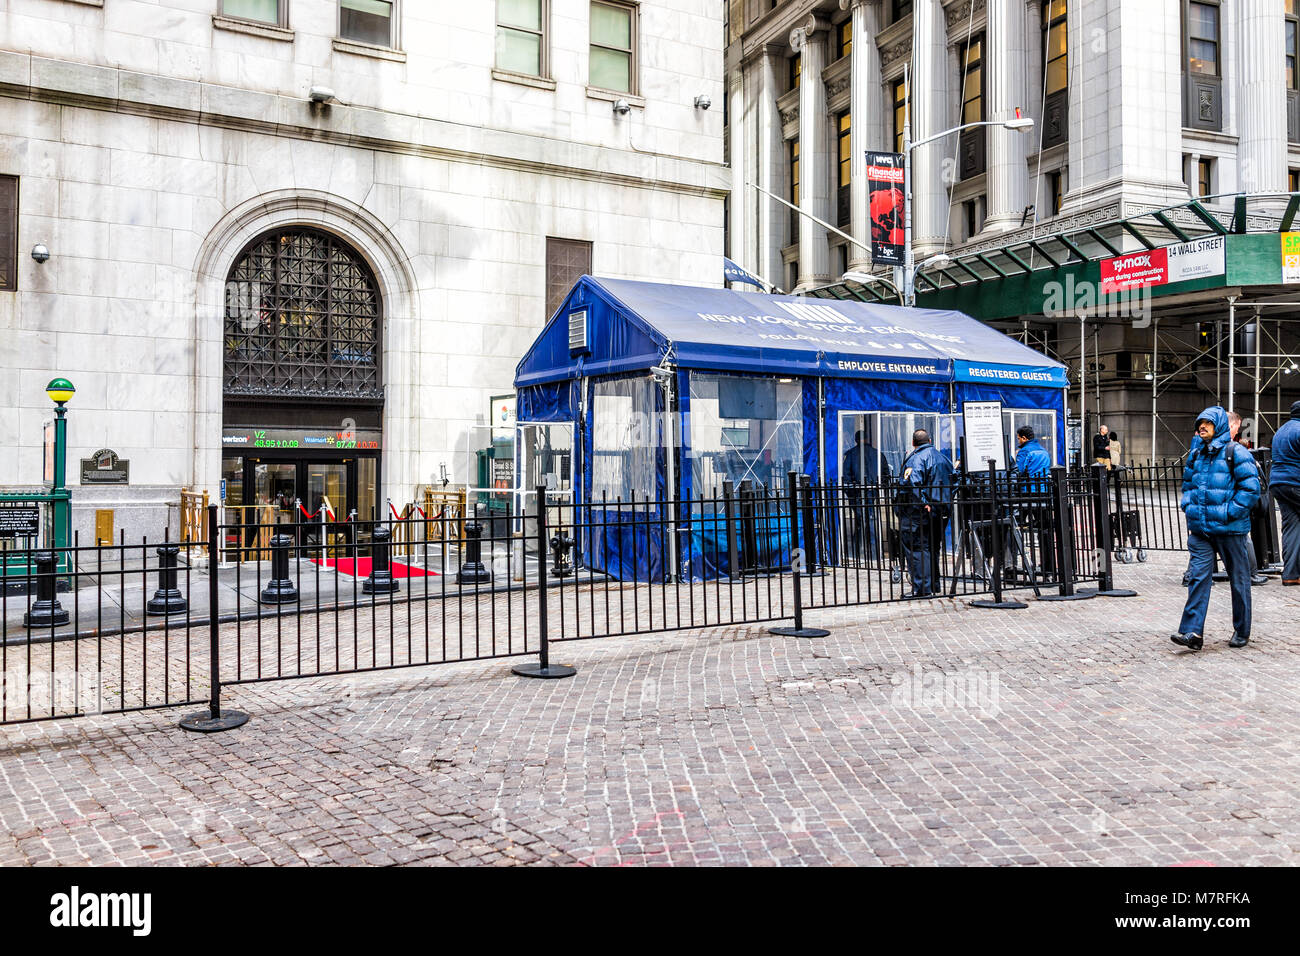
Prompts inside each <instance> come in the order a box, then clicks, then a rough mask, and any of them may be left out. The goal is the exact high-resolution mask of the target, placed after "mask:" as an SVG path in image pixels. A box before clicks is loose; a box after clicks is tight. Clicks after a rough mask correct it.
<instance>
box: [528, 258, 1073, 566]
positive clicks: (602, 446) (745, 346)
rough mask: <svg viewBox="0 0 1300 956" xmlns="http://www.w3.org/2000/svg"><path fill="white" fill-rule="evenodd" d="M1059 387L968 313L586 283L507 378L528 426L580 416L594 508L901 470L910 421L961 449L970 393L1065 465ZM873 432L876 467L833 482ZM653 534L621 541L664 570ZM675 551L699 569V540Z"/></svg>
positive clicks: (577, 426)
mask: <svg viewBox="0 0 1300 956" xmlns="http://www.w3.org/2000/svg"><path fill="white" fill-rule="evenodd" d="M1066 385H1067V378H1066V370H1065V367H1064V366H1063V365H1061V363H1059V362H1056V361H1054V360H1052V359H1049V358H1047V357H1046V356H1044V355H1042V354H1041V353H1039V352H1036V351H1034V350H1033V349H1031V348H1028V347H1027V346H1025V345H1022V344H1021V343H1019V342H1017V341H1015V340H1014V339H1011V338H1009V337H1007V336H1005V335H1003V334H1002V333H1000V332H998V331H996V330H995V329H992V328H990V327H988V326H986V325H984V324H983V323H981V322H979V321H978V320H976V319H973V318H971V317H970V316H967V315H964V314H962V313H960V312H943V311H934V310H927V309H905V308H901V307H896V306H888V305H877V304H869V303H866V302H854V301H844V300H840V301H827V300H825V299H816V300H812V299H807V298H802V297H799V296H788V295H765V294H762V293H757V292H740V291H735V290H731V289H715V288H697V287H693V286H677V285H665V284H659V283H651V282H634V281H630V280H626V279H597V278H593V277H591V276H583V277H582V278H581V279H579V280H578V282H577V283H576V284H575V285H574V287H573V289H572V290H570V292H569V294H568V296H567V297H566V298H565V300H564V302H563V303H562V304H561V306H560V308H559V309H558V310H557V311H556V313H555V315H553V316H552V317H551V319H550V321H549V322H548V323H547V324H546V326H545V328H543V330H542V332H541V334H540V335H539V336H538V337H537V339H536V340H535V341H534V342H533V344H532V346H531V347H530V348H529V349H528V351H527V352H526V353H525V355H524V357H523V359H522V360H521V361H520V362H519V365H518V367H517V369H516V372H515V386H516V389H517V392H518V401H517V418H518V421H519V423H520V424H521V426H531V425H543V424H545V423H571V424H572V425H573V426H574V434H575V437H574V446H575V447H574V449H573V452H574V456H575V459H576V461H577V463H578V467H577V468H575V470H574V472H575V474H574V477H575V480H574V491H575V494H576V500H577V501H578V502H579V503H582V504H586V505H591V506H593V507H602V503H603V502H609V501H614V500H616V499H619V500H621V501H623V502H627V501H629V500H630V499H631V498H633V497H637V498H639V499H640V500H641V502H642V505H643V507H646V508H649V507H651V506H650V505H649V504H648V502H650V501H653V500H655V499H658V500H663V499H665V498H671V497H683V498H684V497H694V498H698V497H699V496H701V495H705V494H712V493H714V492H716V489H717V484H718V482H719V481H720V480H723V479H732V480H737V479H739V480H744V479H745V478H748V479H750V480H752V481H756V482H759V483H764V482H766V481H767V480H768V479H771V478H779V477H783V476H784V474H785V471H786V470H793V471H798V472H801V473H803V474H807V475H811V476H813V477H814V479H815V480H820V481H837V480H849V481H862V480H870V479H871V478H874V477H879V474H880V472H881V471H883V470H886V469H890V468H893V467H896V466H897V463H898V461H899V460H900V456H901V454H903V453H905V449H901V448H900V447H898V446H899V441H900V438H899V436H901V435H906V436H907V437H910V434H911V428H910V427H907V426H909V425H917V426H918V427H926V428H927V430H930V431H931V433H932V434H933V435H934V437H935V440H936V445H937V446H939V447H941V448H943V449H944V450H945V451H947V452H948V453H949V454H950V455H953V456H954V457H955V456H956V455H957V454H959V452H958V448H959V445H958V443H957V441H956V439H955V436H956V435H957V434H960V427H959V424H958V418H959V416H960V414H961V405H962V402H965V401H994V400H995V401H1000V402H1002V405H1003V408H1004V415H1005V416H1011V417H1010V424H1011V425H1012V426H1013V427H1014V426H1015V425H1016V424H1017V423H1018V422H1020V423H1031V424H1035V425H1036V426H1037V431H1038V432H1039V434H1040V435H1041V436H1042V437H1043V440H1044V444H1045V446H1047V447H1048V450H1049V452H1050V453H1052V457H1053V458H1054V460H1055V461H1056V462H1057V463H1064V460H1065V427H1064V426H1065V422H1064V416H1065V396H1064V391H1063V390H1064V389H1065V387H1066ZM666 413H667V414H666ZM1016 416H1019V417H1016ZM1049 428H1050V437H1049ZM864 435H865V436H866V437H865V438H864V437H863V436H864ZM864 441H865V442H867V443H871V442H873V441H874V442H875V446H877V447H878V448H879V449H880V450H879V451H877V447H872V449H871V450H872V453H873V455H875V456H876V458H877V459H878V461H879V464H877V465H875V466H871V465H869V466H868V469H867V471H868V472H869V474H862V473H857V474H851V475H841V473H840V472H841V462H842V461H844V462H846V464H845V467H851V466H850V465H848V464H847V459H846V458H845V456H846V455H847V454H848V451H849V450H850V449H849V445H853V447H854V448H857V447H858V446H859V444H861V443H863V442H864ZM842 445H844V446H845V447H844V449H843V450H842V449H841V446H842ZM670 489H671V490H670ZM622 511H623V509H621V508H620V509H619V513H622ZM633 511H635V509H633ZM651 527H654V522H653V521H651V520H647V527H646V531H645V534H644V535H642V536H640V537H638V536H636V535H635V534H632V537H630V538H629V539H628V540H627V541H623V542H621V544H622V545H625V546H626V547H627V549H628V551H629V553H640V552H644V553H645V554H646V555H648V557H646V560H647V561H649V562H652V563H653V564H654V565H655V566H656V567H660V562H661V561H662V552H661V549H660V548H659V545H658V543H657V538H658V537H662V536H656V535H653V534H651V533H650V531H649V528H651ZM696 530H697V531H698V530H699V529H696ZM629 533H630V534H631V532H629ZM692 533H693V532H692ZM588 545H590V542H588ZM681 554H682V572H683V573H685V574H688V575H691V576H698V575H699V574H700V573H701V569H700V568H699V567H689V566H688V565H690V564H691V562H692V560H694V562H695V563H696V564H698V563H700V562H699V555H698V554H697V553H695V549H694V548H693V547H692V548H683V549H682V551H681ZM598 557H599V556H594V555H588V558H589V559H596V558H598ZM593 563H595V564H596V566H601V562H600V561H599V560H593ZM607 563H608V564H612V565H615V566H616V565H618V563H619V562H617V561H611V562H607ZM614 569H615V570H617V567H615V568H614ZM661 570H666V568H663V567H661ZM650 573H651V574H652V576H653V575H654V574H657V573H658V572H657V571H650Z"/></svg>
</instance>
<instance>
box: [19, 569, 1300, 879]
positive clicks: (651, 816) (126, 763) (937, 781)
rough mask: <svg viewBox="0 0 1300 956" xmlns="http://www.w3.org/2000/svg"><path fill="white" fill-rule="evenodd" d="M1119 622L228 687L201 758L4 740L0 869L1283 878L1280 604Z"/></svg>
mask: <svg viewBox="0 0 1300 956" xmlns="http://www.w3.org/2000/svg"><path fill="white" fill-rule="evenodd" d="M1184 563H1185V556H1183V555H1179V554H1156V555H1153V556H1152V560H1151V561H1150V562H1149V563H1147V564H1145V565H1127V566H1120V567H1118V568H1117V577H1118V581H1119V583H1120V584H1122V585H1125V586H1130V587H1134V588H1136V589H1137V590H1138V591H1140V592H1141V596H1139V597H1137V598H1130V599H1105V600H1104V599H1096V600H1092V601H1083V602H1077V603H1064V604H1034V603H1033V602H1030V604H1031V606H1030V607H1029V609H1028V610H1021V611H983V610H975V609H971V608H969V607H967V606H966V605H965V602H964V601H960V600H953V599H948V598H944V599H939V600H933V601H928V602H907V603H904V604H895V605H886V606H880V607H872V608H840V609H836V610H833V611H817V612H810V613H809V615H808V621H809V623H815V624H822V625H825V626H827V627H829V628H830V629H831V631H832V636H831V637H829V638H827V639H825V640H821V641H809V640H803V641H800V640H797V639H788V638H778V637H773V636H771V635H769V634H767V633H766V630H765V627H764V626H763V625H737V626H731V627H718V628H710V629H704V630H697V631H688V632H678V633H673V634H663V635H643V636H634V637H625V638H610V639H604V640H596V641H583V642H574V643H566V644H563V645H561V646H558V647H555V649H554V651H553V658H554V659H555V660H557V661H562V662H564V663H570V664H574V665H576V666H577V667H578V669H579V673H578V676H577V677H576V678H573V679H570V680H565V681H528V680H523V679H520V678H516V677H513V676H512V675H511V674H510V673H509V669H508V668H509V662H503V661H484V662H473V663H456V664H445V665H440V666H436V667H428V668H417V669H411V670H403V671H395V672H388V673H378V674H369V675H364V676H359V677H348V678H343V677H331V678H317V679H304V680H294V681H282V682H274V683H267V684H257V685H248V686H241V687H235V688H231V689H229V690H228V691H227V693H226V702H227V704H228V705H229V706H234V707H238V708H239V709H242V710H245V711H247V712H249V713H250V714H251V715H252V720H251V721H250V722H249V723H248V724H247V725H246V726H245V727H243V728H241V729H239V730H237V731H233V732H230V733H226V734H220V735H213V736H210V737H200V736H191V735H188V734H185V733H183V732H182V731H180V730H178V729H176V726H175V721H176V720H177V719H178V718H179V716H181V714H182V713H183V711H178V710H175V709H173V710H161V711H149V712H142V713H136V714H127V715H117V716H98V717H89V718H83V719H79V720H63V721H54V722H48V723H40V724H29V725H22V726H10V727H0V863H3V864H8V865H15V864H37V865H41V864H55V863H65V864H66V863H97V864H103V863H124V864H148V863H164V864H188V865H200V864H212V863H250V864H251V863H275V864H301V863H306V864H329V863H344V864H377V865H387V864H397V863H431V864H449V863H450V864H460V863H492V864H514V863H531V864H587V865H617V864H633V865H640V864H719V863H738V864H760V865H771V864H795V865H805V864H845V863H856V864H869V865H875V864H885V865H902V864H1093V863H1100V864H1158V865H1169V864H1195V863H1212V864H1289V863H1294V862H1296V861H1297V859H1298V857H1297V853H1298V851H1300V773H1298V772H1297V756H1298V755H1300V692H1297V689H1296V684H1297V681H1296V674H1297V664H1300V626H1298V625H1297V623H1296V622H1297V619H1298V618H1300V588H1295V589H1292V588H1287V589H1283V588H1282V587H1281V586H1280V585H1279V584H1278V583H1277V582H1276V581H1273V582H1272V583H1270V584H1269V585H1266V586H1265V587H1263V588H1257V589H1256V590H1255V597H1256V605H1255V639H1254V640H1253V641H1252V643H1251V645H1250V646H1249V647H1248V648H1245V649H1243V650H1232V649H1229V648H1228V647H1227V644H1226V640H1227V638H1228V637H1229V636H1230V633H1231V628H1230V625H1229V620H1228V619H1229V614H1228V600H1227V593H1226V586H1220V587H1216V588H1215V595H1214V599H1213V601H1212V611H1211V615H1210V626H1209V633H1208V635H1207V644H1206V648H1205V650H1203V651H1201V652H1200V653H1197V654H1190V653H1187V652H1184V651H1180V650H1179V649H1178V648H1176V647H1174V645H1172V644H1171V643H1170V642H1169V639H1168V635H1169V633H1170V632H1171V631H1172V630H1173V629H1174V626H1175V624H1176V621H1177V616H1178V612H1179V609H1180V608H1181V602H1182V599H1183V595H1184V593H1185V592H1184V591H1183V589H1182V588H1181V587H1179V586H1178V583H1177V582H1178V578H1179V576H1180V575H1181V572H1182V568H1183V566H1184Z"/></svg>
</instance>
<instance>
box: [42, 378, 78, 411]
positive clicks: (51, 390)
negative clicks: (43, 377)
mask: <svg viewBox="0 0 1300 956" xmlns="http://www.w3.org/2000/svg"><path fill="white" fill-rule="evenodd" d="M76 391H77V390H76V388H74V387H73V385H72V383H71V382H69V381H68V380H67V379H66V378H56V379H55V380H54V381H52V382H50V384H49V385H46V386H45V394H46V395H48V396H50V401H52V402H54V403H55V404H56V405H62V404H64V403H65V402H70V401H72V396H73V393H75V392H76Z"/></svg>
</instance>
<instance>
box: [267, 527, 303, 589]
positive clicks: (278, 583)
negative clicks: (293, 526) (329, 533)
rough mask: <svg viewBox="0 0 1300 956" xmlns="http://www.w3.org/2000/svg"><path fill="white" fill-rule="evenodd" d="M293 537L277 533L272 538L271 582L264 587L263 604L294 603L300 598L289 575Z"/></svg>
mask: <svg viewBox="0 0 1300 956" xmlns="http://www.w3.org/2000/svg"><path fill="white" fill-rule="evenodd" d="M292 545H293V538H292V537H291V536H290V535H287V534H277V535H274V536H273V537H272V538H271V583H270V584H268V585H267V586H266V587H264V588H262V603H263V604H292V603H293V602H294V601H296V600H298V588H297V586H296V585H295V584H294V583H293V579H292V578H290V577H289V548H290V547H291V546H292Z"/></svg>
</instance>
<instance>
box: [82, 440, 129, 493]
mask: <svg viewBox="0 0 1300 956" xmlns="http://www.w3.org/2000/svg"><path fill="white" fill-rule="evenodd" d="M81 483H82V484H83V485H127V484H130V483H131V463H130V462H129V461H127V460H126V459H125V458H118V457H117V452H115V451H113V449H111V448H101V449H100V450H99V451H97V452H95V454H93V455H91V456H90V457H89V458H83V459H81Z"/></svg>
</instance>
